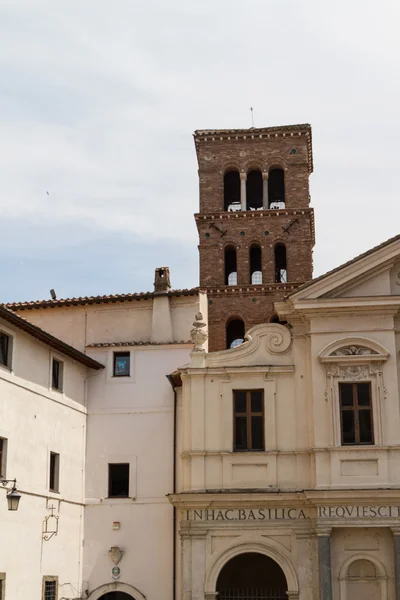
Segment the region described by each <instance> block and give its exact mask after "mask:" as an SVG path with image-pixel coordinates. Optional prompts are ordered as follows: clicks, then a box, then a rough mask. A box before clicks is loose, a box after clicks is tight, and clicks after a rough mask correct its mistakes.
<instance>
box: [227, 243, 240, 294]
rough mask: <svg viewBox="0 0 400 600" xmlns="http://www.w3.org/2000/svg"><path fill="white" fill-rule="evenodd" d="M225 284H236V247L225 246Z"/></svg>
mask: <svg viewBox="0 0 400 600" xmlns="http://www.w3.org/2000/svg"><path fill="white" fill-rule="evenodd" d="M225 285H237V265H236V248H234V247H233V246H227V247H226V248H225Z"/></svg>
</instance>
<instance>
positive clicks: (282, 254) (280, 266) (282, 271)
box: [274, 244, 288, 283]
mask: <svg viewBox="0 0 400 600" xmlns="http://www.w3.org/2000/svg"><path fill="white" fill-rule="evenodd" d="M274 255H275V283H287V280H288V278H287V264H286V246H285V244H276V246H275V248H274Z"/></svg>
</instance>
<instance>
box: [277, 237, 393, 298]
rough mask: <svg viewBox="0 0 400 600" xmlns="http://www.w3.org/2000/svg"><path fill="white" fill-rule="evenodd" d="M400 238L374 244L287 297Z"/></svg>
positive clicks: (304, 284)
mask: <svg viewBox="0 0 400 600" xmlns="http://www.w3.org/2000/svg"><path fill="white" fill-rule="evenodd" d="M399 240H400V234H398V235H395V236H394V237H391V238H389V239H388V240H385V241H384V242H382V243H381V244H378V246H374V247H373V248H370V249H369V250H367V251H366V252H363V253H362V254H358V255H357V256H355V257H354V258H352V259H351V260H348V261H347V262H345V263H343V264H341V265H339V266H338V267H335V268H334V269H332V270H331V271H327V272H326V273H323V274H322V275H320V276H319V277H315V279H310V281H308V282H307V283H303V285H301V286H300V287H298V288H297V290H296V291H295V292H293V293H292V294H288V296H286V297H287V298H290V297H291V296H294V295H295V294H297V293H298V292H300V291H302V290H304V289H306V288H308V287H310V286H312V285H314V283H317V281H321V280H322V279H325V278H327V277H329V276H330V275H333V274H334V273H337V272H338V271H340V270H341V269H344V268H345V267H349V266H350V265H352V264H354V263H356V262H357V261H359V260H362V259H363V258H366V257H367V256H370V255H371V254H373V253H374V252H377V251H378V250H381V249H382V248H385V247H386V246H390V244H393V243H394V242H397V241H399Z"/></svg>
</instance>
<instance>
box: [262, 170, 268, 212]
mask: <svg viewBox="0 0 400 600" xmlns="http://www.w3.org/2000/svg"><path fill="white" fill-rule="evenodd" d="M262 178H263V208H268V207H269V202H268V173H267V172H264V173H263V174H262Z"/></svg>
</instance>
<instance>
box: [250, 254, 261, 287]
mask: <svg viewBox="0 0 400 600" xmlns="http://www.w3.org/2000/svg"><path fill="white" fill-rule="evenodd" d="M250 283H253V284H260V283H262V268H261V247H260V246H259V245H258V244H253V245H252V246H250Z"/></svg>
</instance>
